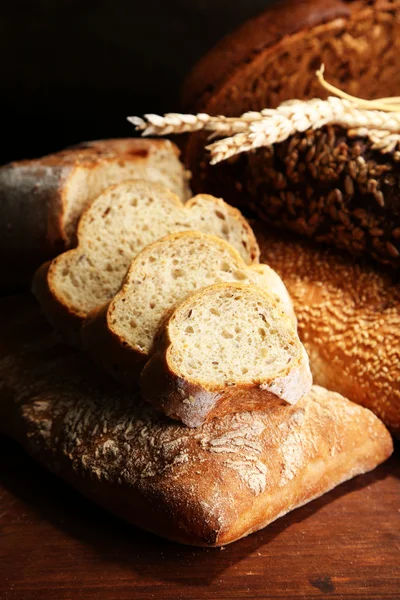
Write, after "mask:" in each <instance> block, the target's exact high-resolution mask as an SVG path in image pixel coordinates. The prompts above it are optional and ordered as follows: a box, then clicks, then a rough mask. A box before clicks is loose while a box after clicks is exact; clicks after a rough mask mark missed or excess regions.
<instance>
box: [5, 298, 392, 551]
mask: <svg viewBox="0 0 400 600" xmlns="http://www.w3.org/2000/svg"><path fill="white" fill-rule="evenodd" d="M0 331H1V332H2V336H1V344H0V389H1V397H0V430H1V432H2V433H4V434H6V435H8V436H11V437H12V438H14V439H15V440H17V441H18V443H20V444H22V445H23V447H24V448H25V449H26V450H27V451H28V452H29V453H30V454H31V455H32V456H33V457H34V458H35V459H37V460H39V461H40V462H41V463H42V464H44V465H45V466H46V467H47V468H49V469H50V470H51V471H54V472H56V473H57V475H58V476H59V477H62V478H63V479H65V480H66V481H68V482H69V483H70V484H71V485H73V486H74V487H75V488H76V489H77V490H78V491H79V492H80V493H81V494H83V495H84V496H87V497H89V498H91V499H92V500H93V501H94V502H96V503H97V504H100V505H102V506H103V507H105V508H106V509H108V510H110V511H112V512H114V513H116V514H117V515H119V517H121V518H123V519H126V520H127V521H129V522H131V523H134V524H135V525H137V526H138V527H141V528H143V529H148V530H150V531H153V532H154V533H156V534H157V535H162V536H165V537H168V538H170V539H173V540H177V541H179V542H183V543H185V544H195V545H199V546H221V545H225V544H228V543H230V542H233V541H235V540H237V539H239V538H241V537H243V536H245V535H248V534H250V533H252V532H254V531H256V530H258V529H260V528H262V527H265V526H266V525H268V524H269V523H271V521H274V520H275V519H277V518H279V517H281V516H282V515H284V514H286V513H287V512H289V511H291V510H293V509H295V508H296V507H298V506H302V505H303V504H305V503H307V502H310V501H311V500H313V499H314V498H317V497H318V496H320V495H321V494H324V493H326V492H328V491H329V490H331V489H332V488H333V487H335V486H336V485H338V484H339V483H341V482H343V481H346V480H347V479H351V478H352V477H354V476H355V475H357V474H359V473H365V472H366V471H369V470H371V469H373V468H375V467H376V466H377V465H378V464H379V463H380V462H382V461H384V460H385V459H386V458H388V456H390V454H391V453H392V450H393V443H392V439H391V437H390V434H389V433H388V431H387V430H386V429H385V427H384V425H383V424H382V423H381V422H380V420H379V419H378V418H377V417H375V416H374V415H373V414H372V413H371V412H370V411H369V410H366V409H365V408H362V407H361V406H358V405H357V404H353V403H352V402H349V401H348V400H346V399H345V398H343V396H340V395H339V394H335V393H333V392H329V391H328V390H325V389H323V388H321V387H317V386H313V387H312V389H311V391H310V392H309V394H307V395H306V396H305V397H304V398H302V399H301V400H300V401H299V402H298V403H297V404H296V406H287V405H285V406H280V405H278V406H273V407H271V408H269V407H268V408H265V409H264V410H259V411H252V412H246V413H238V414H232V415H226V416H224V417H222V418H221V419H214V420H213V421H212V422H210V423H207V424H205V425H204V426H203V427H202V428H200V429H190V428H188V427H184V426H182V425H181V424H179V423H176V422H175V423H174V422H173V421H171V420H169V419H166V418H165V417H163V416H162V415H160V414H157V413H156V412H155V411H154V410H152V407H151V406H149V405H148V404H144V403H142V402H141V401H140V398H138V397H135V396H132V392H131V391H128V390H127V391H125V392H124V390H123V389H122V390H121V387H120V386H118V385H117V384H116V383H114V382H113V381H112V380H111V379H110V378H108V377H105V376H103V375H102V374H101V373H98V372H97V370H94V369H91V368H90V365H88V364H86V363H85V362H84V361H82V358H81V356H80V354H79V353H77V352H76V351H74V350H72V349H71V348H68V347H66V346H65V345H63V344H60V343H57V342H56V340H55V339H54V336H53V335H51V332H50V330H49V327H48V325H47V323H46V322H45V319H44V318H43V316H42V315H41V314H40V311H39V310H38V308H37V306H33V305H32V302H31V299H30V298H29V297H21V296H19V297H12V298H2V299H1V301H0ZM377 477H379V474H378V473H377ZM368 482H371V479H369V478H367V479H366V480H364V481H363V480H362V479H360V480H359V481H357V482H354V485H353V486H347V489H348V490H350V491H351V490H352V489H354V490H357V494H358V493H361V491H360V487H362V485H363V484H364V483H368ZM364 491H365V493H366V494H365V495H366V497H368V490H367V489H365V490H364ZM342 493H343V492H342ZM335 497H336V498H337V495H332V496H331V498H335ZM392 505H393V504H392ZM317 507H318V505H317ZM310 510H311V509H310ZM365 516H366V517H367V513H366V512H365ZM382 522H383V520H382ZM393 522H394V517H393ZM99 526H100V525H99ZM338 526H340V524H339V525H338ZM294 527H296V525H295V526H294ZM132 534H133V535H134V532H133V531H132ZM386 535H387V530H386V529H385V531H383V532H382V538H381V539H382V544H384V543H385V536H386ZM261 541H262V538H261ZM264 541H265V538H264ZM152 543H153V542H152ZM259 544H260V538H258V539H257V540H255V541H254V545H255V546H257V547H258V545H259ZM326 547H328V544H327V545H326ZM246 548H248V546H246ZM298 548H299V550H301V548H302V540H301V536H300V539H299V540H298Z"/></svg>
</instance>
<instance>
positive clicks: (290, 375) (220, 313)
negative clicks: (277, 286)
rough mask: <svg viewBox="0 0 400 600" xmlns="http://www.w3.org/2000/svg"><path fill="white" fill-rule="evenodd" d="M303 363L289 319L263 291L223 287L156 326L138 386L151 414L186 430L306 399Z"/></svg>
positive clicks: (307, 376) (197, 295)
mask: <svg viewBox="0 0 400 600" xmlns="http://www.w3.org/2000/svg"><path fill="white" fill-rule="evenodd" d="M311 384H312V378H311V373H310V367H309V363H308V357H307V354H306V351H305V349H304V347H303V345H302V344H301V342H300V340H299V338H298V336H297V331H296V329H295V326H294V324H293V321H292V319H290V317H288V316H287V314H285V313H284V312H283V310H282V306H281V304H280V303H277V302H276V301H275V300H274V299H273V298H272V297H271V296H270V295H269V294H268V293H267V292H266V291H265V290H264V289H261V288H258V287H256V286H254V285H246V284H243V283H221V284H216V285H212V286H210V287H207V288H204V289H203V290H200V291H198V292H194V293H193V294H190V295H189V296H187V297H186V298H185V299H184V300H183V301H182V302H180V303H179V304H178V305H177V306H176V307H175V308H174V309H173V310H172V312H171V313H170V315H169V316H167V317H166V318H165V321H164V322H163V323H161V325H160V329H159V332H158V333H157V335H156V337H155V340H154V345H153V347H152V350H151V354H150V359H149V361H148V362H147V364H146V366H145V367H144V369H143V372H142V375H141V378H140V385H141V390H142V394H143V397H144V398H145V399H146V400H148V401H149V402H151V404H153V406H155V407H156V408H157V409H159V410H162V411H163V412H164V413H165V414H166V415H168V416H169V417H172V418H173V419H178V420H180V421H182V422H183V423H185V425H188V426H189V427H198V426H199V425H202V424H203V423H205V422H207V421H209V420H211V419H213V418H214V417H217V416H218V417H221V416H222V415H225V414H228V413H232V412H239V411H246V410H257V409H264V408H265V407H268V406H269V405H271V404H273V403H278V404H279V401H281V400H284V401H285V402H288V403H290V404H296V402H297V401H298V400H299V399H300V398H301V397H302V396H304V394H307V393H308V392H309V390H310V388H311Z"/></svg>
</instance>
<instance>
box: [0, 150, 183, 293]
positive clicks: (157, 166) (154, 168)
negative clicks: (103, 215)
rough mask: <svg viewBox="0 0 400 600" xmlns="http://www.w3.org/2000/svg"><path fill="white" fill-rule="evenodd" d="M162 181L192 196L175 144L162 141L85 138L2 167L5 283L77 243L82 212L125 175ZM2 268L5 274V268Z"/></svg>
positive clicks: (0, 249)
mask: <svg viewBox="0 0 400 600" xmlns="http://www.w3.org/2000/svg"><path fill="white" fill-rule="evenodd" d="M136 178H144V179H147V180H148V181H153V182H159V183H161V184H163V185H165V186H166V187H168V188H169V189H170V190H171V191H172V192H174V193H175V194H177V195H178V196H179V198H180V199H181V200H182V201H185V200H186V199H187V198H189V196H190V194H189V189H188V174H187V172H186V171H185V170H184V168H183V166H182V164H181V163H180V161H179V151H178V149H177V147H176V146H175V145H174V144H172V143H171V142H169V141H164V140H140V139H120V140H104V141H96V142H87V143H84V144H81V145H79V146H77V147H75V148H69V149H67V150H63V151H62V152H58V153H56V154H51V155H49V156H44V157H43V158H39V159H36V160H24V161H20V162H14V163H10V164H8V165H5V166H3V167H2V168H1V169H0V257H1V260H2V265H3V273H2V282H1V286H2V287H4V288H6V287H7V286H11V285H12V284H15V285H17V284H19V283H25V284H26V283H27V282H28V278H29V279H30V277H31V275H32V273H33V271H34V270H35V268H36V267H38V266H39V265H40V264H41V263H42V262H44V261H45V260H48V259H49V258H52V257H53V256H55V255H56V254H58V253H59V252H62V251H64V250H65V249H66V248H69V247H71V246H73V245H74V244H75V241H76V235H75V234H76V227H77V223H78V219H79V217H80V215H81V213H82V211H83V210H84V209H85V208H86V207H87V206H88V205H89V204H90V203H91V202H92V200H94V198H96V197H97V196H98V195H99V194H100V193H101V192H102V191H103V190H104V189H105V188H106V187H108V186H110V185H112V184H115V183H118V182H120V181H123V180H125V179H136ZM4 269H5V270H6V272H4Z"/></svg>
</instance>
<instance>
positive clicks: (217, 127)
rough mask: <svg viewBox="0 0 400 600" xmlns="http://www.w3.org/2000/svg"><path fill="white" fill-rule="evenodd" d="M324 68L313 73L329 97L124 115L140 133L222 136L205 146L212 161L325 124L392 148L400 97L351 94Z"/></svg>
mask: <svg viewBox="0 0 400 600" xmlns="http://www.w3.org/2000/svg"><path fill="white" fill-rule="evenodd" d="M323 72H324V70H323V65H322V66H321V69H320V70H319V71H317V77H318V79H319V81H320V83H321V85H323V87H324V88H326V89H328V90H329V91H331V92H333V93H335V94H336V96H330V97H329V98H328V99H327V100H321V99H319V98H314V99H312V100H306V101H301V100H290V101H288V102H284V103H283V104H281V105H280V106H278V108H275V109H271V108H268V109H264V110H262V111H260V112H246V113H244V114H243V115H241V116H240V117H224V116H210V115H207V114H205V113H198V114H196V115H190V114H179V113H167V114H166V115H164V116H163V117H162V116H160V115H154V114H147V115H145V118H144V119H142V118H140V117H128V120H129V121H130V122H131V123H133V125H134V126H135V127H136V130H137V131H141V133H142V135H169V134H178V133H186V132H194V131H200V130H205V131H209V132H210V136H209V137H210V138H215V137H218V138H221V139H219V140H218V141H216V142H214V143H212V144H209V145H208V146H207V147H206V148H207V149H208V150H209V151H210V155H211V157H210V162H211V164H216V163H218V162H220V161H222V160H226V159H228V158H230V157H232V156H235V155H237V154H240V153H242V152H249V151H250V150H255V149H257V148H260V147H271V146H273V145H274V144H277V143H279V142H283V141H284V140H286V139H287V138H288V137H290V136H291V135H294V134H295V133H299V132H304V131H306V130H307V129H319V128H320V127H323V126H324V125H339V126H341V127H343V128H345V129H347V130H348V131H349V135H359V136H363V137H367V138H368V139H369V140H370V142H371V144H372V148H373V149H376V150H379V151H380V152H382V153H387V152H393V151H394V150H395V149H396V147H397V145H398V144H399V143H400V98H381V99H380V100H371V101H369V100H362V99H360V98H355V97H354V96H350V95H348V94H345V92H342V91H341V90H339V89H338V88H336V87H334V86H332V85H331V84H329V83H327V82H326V81H325V79H324V76H323ZM338 96H340V97H338Z"/></svg>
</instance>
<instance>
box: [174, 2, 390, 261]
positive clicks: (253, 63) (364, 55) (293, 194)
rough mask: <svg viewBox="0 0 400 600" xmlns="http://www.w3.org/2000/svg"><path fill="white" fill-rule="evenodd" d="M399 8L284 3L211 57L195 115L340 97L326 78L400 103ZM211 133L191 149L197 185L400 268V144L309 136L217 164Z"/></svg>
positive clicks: (201, 70)
mask: <svg viewBox="0 0 400 600" xmlns="http://www.w3.org/2000/svg"><path fill="white" fill-rule="evenodd" d="M399 53H400V1H399V0H393V1H391V2H381V1H380V0H357V1H353V2H348V1H344V0H303V1H301V2H300V1H298V0H289V1H283V2H279V3H275V4H274V6H273V7H270V8H268V9H267V10H265V11H264V12H263V13H262V14H260V15H259V16H257V17H256V18H254V19H251V20H249V21H248V22H246V23H244V24H243V25H242V26H241V27H240V28H239V29H238V30H237V31H236V32H233V33H232V34H230V35H228V36H227V37H226V38H225V39H224V40H223V41H221V42H220V43H219V44H218V45H217V47H216V48H214V49H213V50H211V51H210V52H209V53H208V54H207V55H206V56H205V57H204V58H203V59H202V60H201V61H200V62H199V64H198V65H197V66H195V67H194V69H193V71H192V73H191V74H190V75H189V76H188V78H187V81H186V83H185V85H184V92H183V95H184V107H183V108H184V110H185V112H189V113H195V112H205V113H207V114H211V115H221V114H222V115H226V116H227V117H237V116H239V115H241V114H242V113H244V112H246V111H259V110H261V109H263V108H273V107H276V106H278V105H279V104H281V103H282V102H284V101H286V100H291V99H295V98H298V99H301V100H304V99H309V98H313V97H319V98H325V97H326V96H327V95H329V92H327V91H326V90H325V89H323V88H322V87H321V86H320V84H319V83H318V80H317V78H316V76H315V71H316V69H318V68H319V66H320V65H321V63H324V64H325V69H326V74H327V77H328V79H329V81H330V82H331V83H333V84H334V85H335V86H338V87H340V88H341V89H344V90H345V91H346V92H348V93H350V94H353V95H355V96H358V97H361V98H370V99H372V98H381V97H383V96H398V95H399V93H400V70H399V69H398V68H397V57H398V56H399ZM206 144H207V134H206V133H205V134H203V133H196V134H193V135H190V136H189V138H188V142H187V145H186V149H185V151H184V158H185V162H186V164H187V165H188V167H189V168H192V170H193V189H194V190H195V192H196V193H199V192H201V191H203V190H207V191H208V193H211V194H214V195H217V196H218V195H222V196H223V197H226V198H229V199H230V202H231V203H232V204H235V205H236V206H239V207H241V208H242V209H243V210H245V209H248V207H249V203H250V204H251V206H252V208H253V209H254V210H255V211H256V213H257V214H258V215H260V216H261V217H262V218H263V219H265V220H267V221H268V223H271V222H272V223H274V224H279V226H280V227H285V228H289V229H292V230H295V231H297V232H299V233H301V234H302V235H307V236H309V237H312V238H314V239H316V240H317V241H320V242H328V243H329V244H332V245H335V246H339V247H341V248H346V249H347V250H349V251H350V252H352V253H353V254H362V255H370V256H373V257H374V258H375V259H376V260H379V261H380V262H384V263H390V264H392V265H393V266H395V267H396V268H399V267H400V194H399V181H400V147H399V145H398V144H397V145H394V148H393V152H389V153H386V154H382V153H381V152H380V151H379V150H377V149H376V148H375V149H374V148H373V147H372V143H371V142H369V141H368V140H367V138H365V137H358V138H355V139H353V138H352V137H350V136H348V135H347V134H346V132H344V131H343V130H342V129H340V128H335V127H334V128H332V127H330V128H324V129H322V130H321V131H312V132H307V133H301V134H298V135H295V136H293V137H291V138H289V139H288V140H287V141H285V142H283V143H281V144H277V145H276V146H275V147H274V152H273V154H271V153H269V152H267V151H264V150H262V149H261V150H257V151H256V152H254V153H252V152H248V153H245V154H243V155H242V156H240V157H237V158H235V159H233V160H230V161H227V162H224V163H221V164H219V165H214V166H210V165H209V163H208V158H209V157H207V152H206V151H205V150H204V147H205V145H206Z"/></svg>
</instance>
